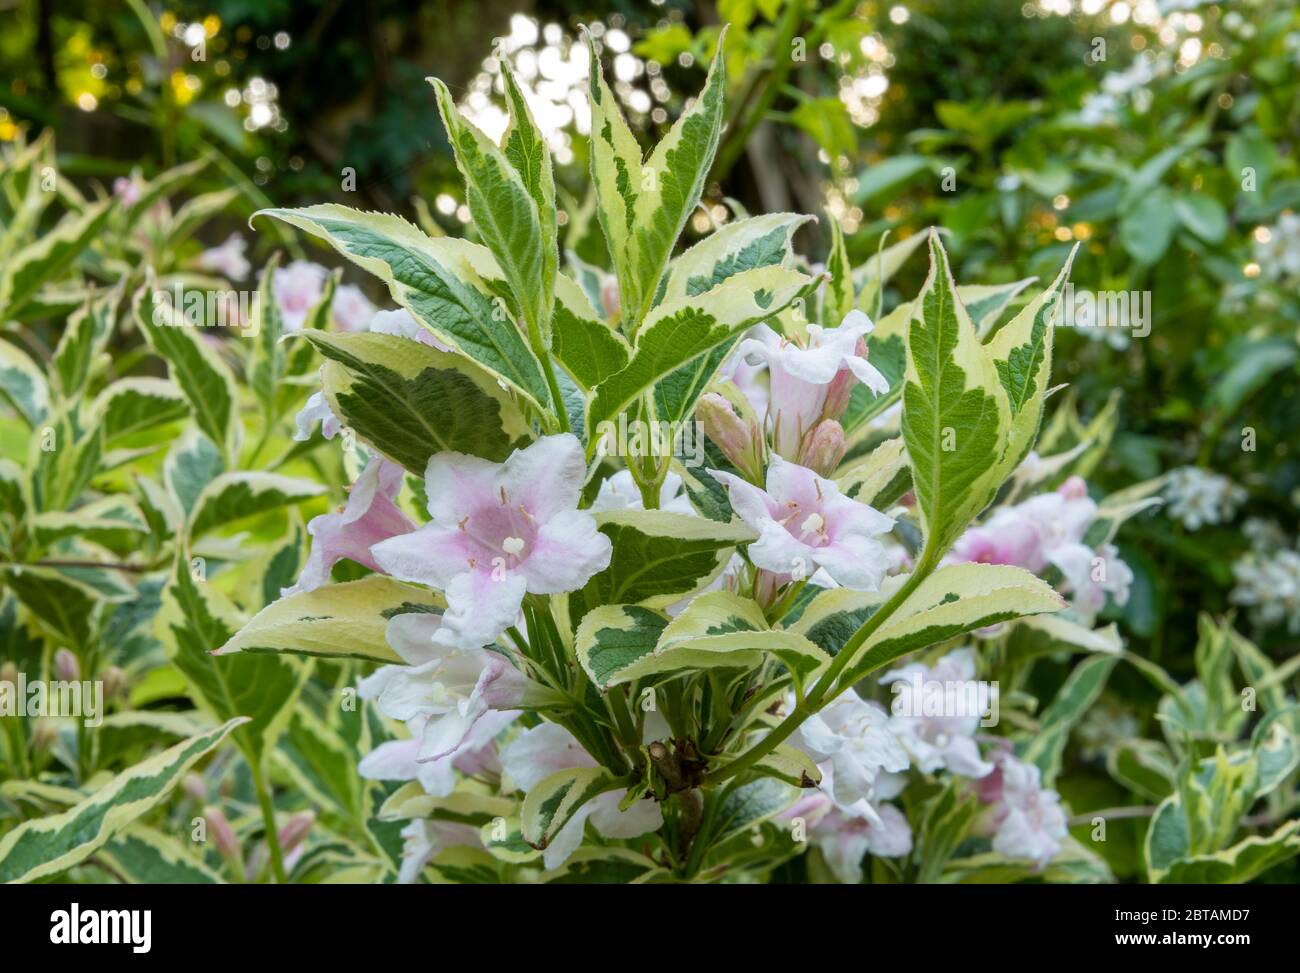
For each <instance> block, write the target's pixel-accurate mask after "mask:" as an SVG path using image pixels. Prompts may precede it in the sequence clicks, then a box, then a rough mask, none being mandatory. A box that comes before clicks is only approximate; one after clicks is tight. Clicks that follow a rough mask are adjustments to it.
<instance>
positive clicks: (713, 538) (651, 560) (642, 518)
mask: <svg viewBox="0 0 1300 973" xmlns="http://www.w3.org/2000/svg"><path fill="white" fill-rule="evenodd" d="M595 516H596V523H597V524H598V525H599V527H600V530H601V532H602V533H603V534H605V535H606V536H608V537H609V539H610V541H611V542H612V544H613V555H612V557H611V559H610V563H609V567H607V568H606V569H605V570H604V571H601V572H600V573H599V574H597V575H595V576H594V577H593V578H592V579H591V580H590V581H588V582H587V584H586V585H585V586H584V587H583V588H582V590H580V591H575V592H574V593H573V594H571V595H570V596H569V597H568V605H569V613H570V617H571V620H572V622H573V624H574V625H575V626H576V625H577V623H578V622H579V621H580V620H581V619H582V616H583V615H585V614H586V613H587V611H588V610H589V609H592V608H595V607H596V606H597V605H622V604H637V605H644V606H646V607H649V608H656V609H662V608H667V607H668V606H669V605H671V604H673V602H676V601H680V600H681V599H682V598H683V597H685V596H686V595H689V594H692V593H694V592H696V591H699V590H700V589H701V588H703V587H705V586H706V585H707V584H708V583H709V582H710V581H712V580H713V578H715V577H716V576H717V575H718V573H719V572H721V571H722V569H723V567H725V566H726V563H727V561H728V559H730V557H731V552H732V550H733V549H734V548H735V547H736V545H738V544H744V543H748V542H749V541H752V540H754V539H755V535H754V533H753V531H751V530H750V529H749V528H748V527H746V526H745V525H744V524H723V523H719V522H718V521H716V520H708V519H706V518H704V517H695V516H692V515H690V514H679V513H670V512H667V511H662V510H610V511H603V512H600V513H597V514H596V515H595Z"/></svg>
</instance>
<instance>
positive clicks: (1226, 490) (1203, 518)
mask: <svg viewBox="0 0 1300 973" xmlns="http://www.w3.org/2000/svg"><path fill="white" fill-rule="evenodd" d="M1165 496H1166V497H1167V498H1168V500H1169V515H1170V516H1171V517H1173V518H1174V519H1175V520H1178V521H1180V522H1181V523H1182V525H1183V526H1184V527H1186V528H1187V529H1188V530H1198V529H1199V528H1201V527H1203V526H1205V525H1206V524H1226V523H1227V522H1228V521H1230V520H1232V518H1233V517H1235V516H1236V515H1237V510H1238V508H1239V507H1241V505H1242V504H1243V503H1245V502H1246V491H1245V490H1244V489H1242V488H1241V487H1240V486H1239V485H1237V484H1236V483H1233V482H1232V481H1231V480H1230V479H1228V478H1227V477H1226V476H1223V475H1222V474H1219V473H1213V472H1211V471H1209V470H1203V469H1200V468H1199V467H1196V466H1183V467H1179V468H1178V469H1176V470H1173V471H1172V472H1170V474H1169V478H1168V480H1167V481H1166V483H1165Z"/></svg>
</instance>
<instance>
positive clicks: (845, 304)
mask: <svg viewBox="0 0 1300 973" xmlns="http://www.w3.org/2000/svg"><path fill="white" fill-rule="evenodd" d="M827 219H828V220H829V222H830V224H831V252H830V256H828V257H827V258H826V272H827V273H828V274H830V278H831V279H830V280H828V281H827V282H826V291H825V293H824V294H823V295H822V326H823V327H827V328H837V327H839V324H840V322H841V321H843V320H844V316H845V315H846V314H848V313H849V312H850V311H852V310H853V297H854V294H853V274H852V269H851V268H850V267H849V250H848V246H847V245H846V244H845V242H844V230H843V228H842V227H841V226H840V221H839V220H837V219H835V217H834V216H829V215H828V216H827Z"/></svg>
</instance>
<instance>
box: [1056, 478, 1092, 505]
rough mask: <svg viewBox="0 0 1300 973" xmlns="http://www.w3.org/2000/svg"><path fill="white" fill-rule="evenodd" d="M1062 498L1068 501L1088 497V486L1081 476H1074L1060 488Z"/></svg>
mask: <svg viewBox="0 0 1300 973" xmlns="http://www.w3.org/2000/svg"><path fill="white" fill-rule="evenodd" d="M1060 493H1061V496H1063V497H1065V499H1066V500H1082V499H1083V498H1084V497H1086V496H1087V495H1088V484H1087V483H1085V482H1084V481H1083V477H1081V476H1072V477H1070V478H1069V479H1068V480H1066V481H1065V482H1064V483H1062V484H1061V487H1060Z"/></svg>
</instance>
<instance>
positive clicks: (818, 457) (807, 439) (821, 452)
mask: <svg viewBox="0 0 1300 973" xmlns="http://www.w3.org/2000/svg"><path fill="white" fill-rule="evenodd" d="M847 449H848V444H847V443H845V441H844V427H843V426H841V425H840V424H839V423H838V422H837V421H836V420H834V419H823V420H822V421H821V422H819V423H817V425H815V426H813V427H812V429H810V430H808V433H807V434H806V435H805V436H804V437H803V442H801V443H800V444H799V465H800V466H806V467H807V468H808V469H810V470H812V471H813V472H814V473H817V474H818V475H820V476H830V475H831V473H833V472H834V471H835V468H836V467H837V466H839V465H840V460H842V459H843V458H844V453H845V451H846V450H847Z"/></svg>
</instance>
